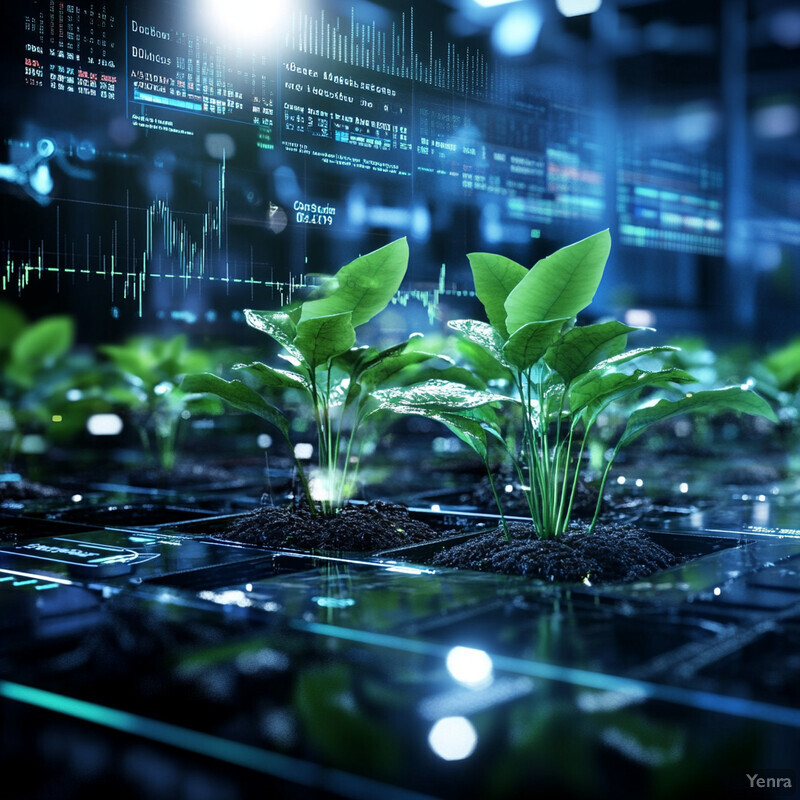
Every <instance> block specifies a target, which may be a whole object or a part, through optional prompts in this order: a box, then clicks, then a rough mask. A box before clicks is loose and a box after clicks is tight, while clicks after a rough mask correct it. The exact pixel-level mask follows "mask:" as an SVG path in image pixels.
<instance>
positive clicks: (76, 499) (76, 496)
mask: <svg viewBox="0 0 800 800" xmlns="http://www.w3.org/2000/svg"><path fill="white" fill-rule="evenodd" d="M70 500H72V502H73V503H80V501H81V500H83V495H82V494H74V495H72V497H70Z"/></svg>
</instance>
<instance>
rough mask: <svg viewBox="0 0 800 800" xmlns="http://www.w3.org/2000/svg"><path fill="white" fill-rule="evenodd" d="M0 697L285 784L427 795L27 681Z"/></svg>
mask: <svg viewBox="0 0 800 800" xmlns="http://www.w3.org/2000/svg"><path fill="white" fill-rule="evenodd" d="M0 697H4V698H6V699H8V700H15V701H17V702H19V703H27V704H28V705H31V706H36V707H37V708H43V709H46V710H48V711H55V712H56V713H59V714H65V715H66V716H68V717H74V718H76V719H80V720H84V721H86V722H93V723H95V724H96V725H103V726H104V727H106V728H112V729H113V730H117V731H122V732H123V733H129V734H133V735H134V736H141V737H143V738H145V739H151V740H153V741H156V742H161V743H162V744H167V745H170V746H172V747H179V748H181V749H182V750H188V751H190V752H192V753H197V754H199V755H202V756H208V757H210V758H214V759H217V760H220V761H226V762H228V763H229V764H235V765H236V766H240V767H246V768H248V769H252V770H255V771H256V772H262V773H265V774H267V775H273V776H275V777H278V778H281V779H282V780H286V781H289V782H290V783H295V784H302V785H304V786H310V787H312V788H315V789H316V788H322V787H324V788H325V789H326V790H327V791H331V792H334V793H335V794H340V795H343V796H345V797H357V798H364V800H374V798H376V797H381V798H384V797H386V798H390V800H433V798H431V797H430V796H429V795H424V794H420V793H418V792H414V791H410V790H405V789H400V788H398V787H396V786H391V785H387V784H384V783H380V782H379V781H373V780H370V779H369V778H363V777H361V776H360V775H353V774H351V773H349V772H343V771H341V770H335V769H329V768H326V767H321V766H319V765H318V764H314V763H311V762H308V761H302V760H300V759H298V758H293V757H292V756H286V755H282V754H281V753H273V752H270V751H268V750H260V749H259V748H258V747H253V746H252V745H246V744H240V743H238V742H231V741H229V740H228V739H222V738H220V737H218V736H213V735H212V734H209V733H201V732H199V731H192V730H189V729H187V728H182V727H180V726H178V725H171V724H170V723H167V722H159V721H158V720H154V719H148V718H146V717H140V716H137V715H136V714H131V713H129V712H127V711H119V710H117V709H113V708H106V707H104V706H100V705H97V704H96V703H89V702H87V701H85V700H78V699H76V698H74V697H65V696H64V695H61V694H55V693H54V692H48V691H45V690H44V689H36V688H34V687H33V686H23V685H22V684H19V683H12V682H11V681H0Z"/></svg>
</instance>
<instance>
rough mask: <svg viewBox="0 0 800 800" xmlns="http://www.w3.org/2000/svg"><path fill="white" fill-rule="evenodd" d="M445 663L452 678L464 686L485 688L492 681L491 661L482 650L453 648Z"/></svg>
mask: <svg viewBox="0 0 800 800" xmlns="http://www.w3.org/2000/svg"><path fill="white" fill-rule="evenodd" d="M445 663H446V664H447V671H448V672H449V673H450V674H451V675H452V676H453V678H454V679H455V680H457V681H458V682H459V683H463V684H464V685H465V686H472V687H478V686H485V685H487V684H488V683H490V682H491V680H492V668H493V666H492V659H491V657H490V656H489V654H488V653H486V652H485V651H484V650H477V649H476V648H474V647H454V648H453V649H452V650H451V651H450V652H449V653H448V654H447V660H446V662H445Z"/></svg>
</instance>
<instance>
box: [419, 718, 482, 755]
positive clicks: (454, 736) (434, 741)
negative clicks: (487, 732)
mask: <svg viewBox="0 0 800 800" xmlns="http://www.w3.org/2000/svg"><path fill="white" fill-rule="evenodd" d="M428 744H429V745H430V748H431V750H433V752H434V753H436V755H437V756H439V758H441V759H444V760H445V761H463V760H464V759H465V758H469V757H470V756H471V755H472V754H473V753H474V752H475V747H476V746H477V744H478V734H477V732H476V731H475V727H474V726H473V724H472V723H471V722H470V721H469V720H468V719H467V718H466V717H445V718H444V719H440V720H439V721H438V722H437V723H435V724H434V726H433V727H432V728H431V730H430V733H429V734H428Z"/></svg>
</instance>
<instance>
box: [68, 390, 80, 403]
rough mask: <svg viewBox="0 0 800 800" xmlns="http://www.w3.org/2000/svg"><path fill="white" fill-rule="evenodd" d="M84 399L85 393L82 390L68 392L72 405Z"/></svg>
mask: <svg viewBox="0 0 800 800" xmlns="http://www.w3.org/2000/svg"><path fill="white" fill-rule="evenodd" d="M82 397H83V392H82V391H81V390H80V389H68V390H67V400H69V401H70V403H74V402H75V401H76V400H80V399H81V398H82Z"/></svg>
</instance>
